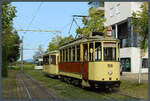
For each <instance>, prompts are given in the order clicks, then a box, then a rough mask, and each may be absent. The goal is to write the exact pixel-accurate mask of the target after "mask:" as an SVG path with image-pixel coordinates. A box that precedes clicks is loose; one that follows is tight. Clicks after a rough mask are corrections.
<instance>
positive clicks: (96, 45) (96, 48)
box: [95, 42, 101, 61]
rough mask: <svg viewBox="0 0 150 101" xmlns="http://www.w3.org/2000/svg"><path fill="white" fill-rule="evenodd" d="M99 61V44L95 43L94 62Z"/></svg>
mask: <svg viewBox="0 0 150 101" xmlns="http://www.w3.org/2000/svg"><path fill="white" fill-rule="evenodd" d="M100 60H101V43H100V42H96V43H95V61H100Z"/></svg>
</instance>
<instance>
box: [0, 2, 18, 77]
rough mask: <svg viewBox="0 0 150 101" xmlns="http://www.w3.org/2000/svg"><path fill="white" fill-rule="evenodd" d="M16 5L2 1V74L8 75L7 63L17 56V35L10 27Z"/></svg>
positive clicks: (14, 59)
mask: <svg viewBox="0 0 150 101" xmlns="http://www.w3.org/2000/svg"><path fill="white" fill-rule="evenodd" d="M15 13H16V7H14V6H12V5H11V3H10V2H3V3H2V76H3V77H7V76H8V72H7V69H8V65H9V63H12V62H14V61H16V60H17V59H18V58H19V36H18V34H17V32H16V31H15V30H14V28H13V27H12V26H13V25H12V24H13V18H14V17H16V15H15Z"/></svg>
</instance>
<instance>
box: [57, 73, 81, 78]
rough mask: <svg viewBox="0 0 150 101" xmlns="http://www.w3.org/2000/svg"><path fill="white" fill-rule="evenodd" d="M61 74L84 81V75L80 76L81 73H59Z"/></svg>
mask: <svg viewBox="0 0 150 101" xmlns="http://www.w3.org/2000/svg"><path fill="white" fill-rule="evenodd" d="M59 74H61V75H65V76H69V77H73V78H78V79H82V74H80V73H73V72H65V71H59Z"/></svg>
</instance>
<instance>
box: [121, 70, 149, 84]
mask: <svg viewBox="0 0 150 101" xmlns="http://www.w3.org/2000/svg"><path fill="white" fill-rule="evenodd" d="M121 80H129V81H137V82H138V73H130V72H123V73H122V76H121ZM141 81H142V82H144V83H145V82H148V74H147V73H144V74H141Z"/></svg>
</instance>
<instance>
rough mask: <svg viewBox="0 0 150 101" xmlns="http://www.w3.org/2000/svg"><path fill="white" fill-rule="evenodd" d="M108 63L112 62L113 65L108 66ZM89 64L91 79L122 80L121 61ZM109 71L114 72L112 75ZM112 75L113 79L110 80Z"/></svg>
mask: <svg viewBox="0 0 150 101" xmlns="http://www.w3.org/2000/svg"><path fill="white" fill-rule="evenodd" d="M108 64H112V67H108ZM88 65H89V66H88V77H89V78H88V79H89V80H92V81H116V78H118V80H120V62H89V64H88ZM109 71H112V72H113V73H112V75H109V74H108V72H109ZM110 77H111V78H112V79H111V80H109V78H110ZM102 78H104V80H102Z"/></svg>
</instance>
